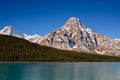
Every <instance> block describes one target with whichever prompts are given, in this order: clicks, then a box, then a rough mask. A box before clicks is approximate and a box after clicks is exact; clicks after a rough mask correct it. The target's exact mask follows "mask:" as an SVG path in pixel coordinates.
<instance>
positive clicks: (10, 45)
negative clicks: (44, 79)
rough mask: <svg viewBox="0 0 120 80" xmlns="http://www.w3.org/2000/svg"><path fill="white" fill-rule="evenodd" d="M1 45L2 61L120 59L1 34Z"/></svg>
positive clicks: (0, 56) (0, 55) (0, 59)
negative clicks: (43, 44) (56, 47)
mask: <svg viewBox="0 0 120 80" xmlns="http://www.w3.org/2000/svg"><path fill="white" fill-rule="evenodd" d="M0 45H1V46H0V61H40V62H42V61H47V62H48V61H54V62H55V61H60V62H61V61H62V62H78V61H82V62H83V61H85V62H86V61H87V62H88V61H120V57H112V56H103V55H97V54H96V55H95V54H88V53H82V52H73V51H65V50H59V49H55V48H51V47H47V46H40V45H37V44H34V43H31V42H28V41H27V40H24V39H20V38H17V37H13V36H7V35H0Z"/></svg>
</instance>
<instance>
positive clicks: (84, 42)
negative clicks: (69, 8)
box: [0, 17, 120, 56]
mask: <svg viewBox="0 0 120 80" xmlns="http://www.w3.org/2000/svg"><path fill="white" fill-rule="evenodd" d="M0 34H5V35H12V36H16V37H20V38H24V39H26V40H28V41H30V42H34V43H37V44H40V45H44V46H50V47H54V48H58V49H63V50H72V51H77V52H81V51H82V52H89V53H95V54H102V55H110V56H120V39H112V38H109V37H107V36H104V35H101V34H97V33H94V32H93V31H92V29H90V28H85V26H84V25H83V24H82V23H81V22H80V20H79V19H78V18H76V17H71V18H69V19H68V21H67V22H66V23H65V25H63V26H62V27H61V28H59V29H57V30H54V31H53V32H51V33H49V34H47V35H45V36H43V37H41V36H39V35H37V34H35V35H32V36H31V35H27V34H21V33H18V32H16V31H15V30H14V29H13V28H12V27H9V26H7V27H5V28H4V29H3V30H0Z"/></svg>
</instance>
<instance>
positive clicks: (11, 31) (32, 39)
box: [0, 26, 41, 43]
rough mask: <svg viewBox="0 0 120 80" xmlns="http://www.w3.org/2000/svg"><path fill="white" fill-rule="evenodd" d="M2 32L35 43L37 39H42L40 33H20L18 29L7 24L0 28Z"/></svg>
mask: <svg viewBox="0 0 120 80" xmlns="http://www.w3.org/2000/svg"><path fill="white" fill-rule="evenodd" d="M0 34H4V35H11V36H15V37H19V38H23V39H26V40H28V41H30V42H35V43H36V41H38V40H39V39H41V36H39V35H38V34H34V35H28V34H22V33H19V32H17V31H16V30H14V28H13V27H12V26H5V27H4V28H3V29H2V30H0Z"/></svg>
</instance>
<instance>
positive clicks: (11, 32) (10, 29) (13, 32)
mask: <svg viewBox="0 0 120 80" xmlns="http://www.w3.org/2000/svg"><path fill="white" fill-rule="evenodd" d="M0 34H4V35H11V36H16V37H19V38H24V35H23V34H21V33H19V32H17V31H16V30H14V29H13V27H12V26H5V27H4V28H3V29H2V30H0Z"/></svg>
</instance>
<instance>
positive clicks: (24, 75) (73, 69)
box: [0, 62, 120, 80]
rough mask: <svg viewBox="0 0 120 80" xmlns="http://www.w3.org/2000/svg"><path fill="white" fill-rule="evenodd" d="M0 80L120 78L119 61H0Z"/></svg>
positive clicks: (111, 79) (97, 79)
mask: <svg viewBox="0 0 120 80" xmlns="http://www.w3.org/2000/svg"><path fill="white" fill-rule="evenodd" d="M0 80H120V63H95V62H94V63H90V62H85V63H84V62H83V63H82V62H80V63H0Z"/></svg>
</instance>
